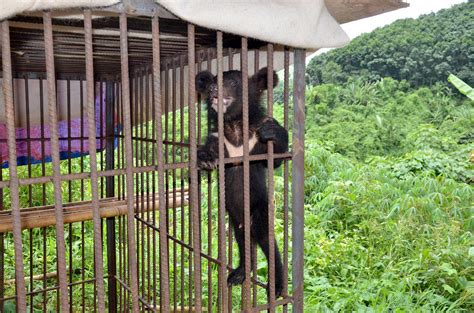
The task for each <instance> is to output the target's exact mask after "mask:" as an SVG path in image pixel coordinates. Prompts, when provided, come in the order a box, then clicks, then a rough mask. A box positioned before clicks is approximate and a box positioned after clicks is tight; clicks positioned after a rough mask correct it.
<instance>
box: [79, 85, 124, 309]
mask: <svg viewBox="0 0 474 313" xmlns="http://www.w3.org/2000/svg"><path fill="white" fill-rule="evenodd" d="M105 91H106V100H105V106H106V112H107V113H106V135H107V139H106V143H105V144H106V148H105V149H106V158H105V162H106V163H105V169H106V170H111V169H113V168H114V158H115V147H114V137H113V135H114V117H115V106H114V105H115V83H114V82H113V81H107V83H106V87H105ZM81 125H82V124H81ZM105 183H106V197H108V198H109V197H115V176H108V177H107V178H106V179H105ZM115 224H116V223H115V217H109V218H107V220H106V234H107V280H108V281H107V284H108V291H107V294H108V310H109V312H110V313H113V312H117V281H116V280H115V276H116V275H117V259H116V253H117V251H116V250H117V247H116V246H117V245H116V241H115Z"/></svg>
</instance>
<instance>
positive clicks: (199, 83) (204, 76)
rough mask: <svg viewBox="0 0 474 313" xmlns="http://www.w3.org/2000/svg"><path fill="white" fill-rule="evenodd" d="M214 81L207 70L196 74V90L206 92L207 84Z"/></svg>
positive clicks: (207, 89)
mask: <svg viewBox="0 0 474 313" xmlns="http://www.w3.org/2000/svg"><path fill="white" fill-rule="evenodd" d="M213 81H214V76H213V75H212V73H211V72H209V71H203V72H200V73H198V74H197V75H196V81H195V84H196V90H197V92H199V93H207V92H208V91H209V86H210V85H211V84H212V82H213Z"/></svg>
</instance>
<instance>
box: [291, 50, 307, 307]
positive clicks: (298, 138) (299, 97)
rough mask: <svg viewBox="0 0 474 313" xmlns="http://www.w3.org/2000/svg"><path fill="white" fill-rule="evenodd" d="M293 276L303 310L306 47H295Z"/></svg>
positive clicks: (295, 294)
mask: <svg viewBox="0 0 474 313" xmlns="http://www.w3.org/2000/svg"><path fill="white" fill-rule="evenodd" d="M293 77H294V78H293V79H294V81H293V84H294V85H293V115H294V119H293V170H292V178H293V183H292V194H293V197H292V210H293V211H292V213H293V214H292V238H293V245H292V261H293V262H292V263H293V264H292V268H293V272H292V279H293V297H294V303H293V312H295V313H303V307H304V304H303V300H304V298H303V297H304V294H303V292H304V289H303V282H304V281H303V279H304V272H303V265H304V119H305V111H304V110H305V98H304V97H305V50H303V49H295V55H294V74H293Z"/></svg>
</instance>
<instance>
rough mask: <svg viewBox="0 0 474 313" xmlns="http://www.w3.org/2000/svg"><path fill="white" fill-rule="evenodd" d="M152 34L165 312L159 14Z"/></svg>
mask: <svg viewBox="0 0 474 313" xmlns="http://www.w3.org/2000/svg"><path fill="white" fill-rule="evenodd" d="M152 36H153V41H152V42H153V99H154V103H153V105H154V108H155V120H156V121H155V123H156V147H157V164H158V194H159V199H160V202H159V211H160V216H159V229H160V230H161V231H160V233H159V241H160V245H159V249H160V306H161V308H162V309H163V311H164V312H167V311H169V288H168V287H169V269H168V238H167V228H166V215H167V212H166V207H165V205H166V202H165V201H163V199H165V187H164V185H165V183H164V176H163V175H164V167H163V142H162V140H163V136H162V128H163V126H162V123H161V118H162V116H161V80H160V75H161V69H160V27H159V19H158V16H157V15H155V16H154V17H153V19H152Z"/></svg>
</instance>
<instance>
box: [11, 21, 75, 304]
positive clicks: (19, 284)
mask: <svg viewBox="0 0 474 313" xmlns="http://www.w3.org/2000/svg"><path fill="white" fill-rule="evenodd" d="M11 62H12V61H11V51H10V25H9V23H8V21H3V22H2V65H3V69H2V70H3V99H4V101H5V117H6V124H7V144H8V164H9V167H10V196H11V207H12V218H13V242H14V249H15V282H16V296H17V310H18V311H19V312H26V289H25V277H24V269H23V266H24V263H23V244H22V240H21V217H20V197H19V181H18V172H17V161H16V135H15V109H14V107H13V78H12V63H11ZM2 241H3V238H2ZM2 270H3V268H2ZM2 284H3V282H2ZM2 305H3V303H2ZM66 307H67V306H66Z"/></svg>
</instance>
